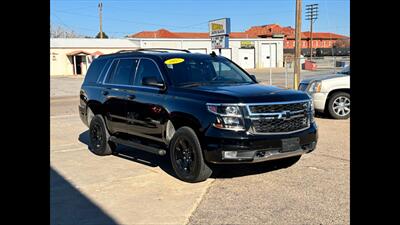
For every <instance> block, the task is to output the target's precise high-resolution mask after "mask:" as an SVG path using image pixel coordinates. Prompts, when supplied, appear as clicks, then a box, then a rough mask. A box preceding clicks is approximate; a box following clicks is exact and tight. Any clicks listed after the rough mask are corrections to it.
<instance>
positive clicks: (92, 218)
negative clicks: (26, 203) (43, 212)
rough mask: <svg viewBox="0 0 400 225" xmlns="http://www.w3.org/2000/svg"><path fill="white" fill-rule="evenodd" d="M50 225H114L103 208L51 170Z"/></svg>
mask: <svg viewBox="0 0 400 225" xmlns="http://www.w3.org/2000/svg"><path fill="white" fill-rule="evenodd" d="M50 224H52V225H56V224H57V225H63V224H65V225H71V224H80V225H89V224H91V225H94V224H96V225H113V224H118V223H116V222H115V221H114V220H113V219H112V218H111V217H110V216H108V215H107V213H105V212H104V211H103V210H102V209H101V208H99V207H98V206H97V205H96V204H94V203H93V202H92V201H90V200H89V199H88V198H87V197H86V196H85V195H83V194H82V193H81V192H80V191H79V190H77V189H76V188H75V187H73V186H72V185H71V184H70V183H69V182H68V181H66V180H65V179H64V178H63V177H62V176H61V175H60V174H59V173H57V171H55V170H54V169H53V168H50Z"/></svg>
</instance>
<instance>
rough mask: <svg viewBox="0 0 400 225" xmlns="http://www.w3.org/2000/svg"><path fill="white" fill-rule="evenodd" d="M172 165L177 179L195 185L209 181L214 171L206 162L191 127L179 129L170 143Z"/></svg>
mask: <svg viewBox="0 0 400 225" xmlns="http://www.w3.org/2000/svg"><path fill="white" fill-rule="evenodd" d="M169 152H170V157H171V164H172V167H173V169H174V171H175V174H176V175H177V177H178V178H179V179H181V180H183V181H186V182H190V183H195V182H200V181H204V180H207V178H209V177H210V176H211V174H212V170H211V169H210V168H209V167H208V166H207V164H206V163H205V162H204V158H203V154H202V152H201V146H200V142H199V139H198V138H197V135H196V133H195V132H194V131H193V129H191V128H190V127H181V128H179V129H178V130H177V131H176V132H175V134H174V136H173V138H172V140H171V143H170V146H169Z"/></svg>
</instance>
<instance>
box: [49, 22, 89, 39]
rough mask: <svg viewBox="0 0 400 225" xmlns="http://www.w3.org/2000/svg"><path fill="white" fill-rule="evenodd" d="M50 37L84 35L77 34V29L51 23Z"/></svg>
mask: <svg viewBox="0 0 400 225" xmlns="http://www.w3.org/2000/svg"><path fill="white" fill-rule="evenodd" d="M50 37H51V38H78V37H83V36H82V35H80V34H77V33H76V32H75V31H73V30H70V29H68V28H65V27H62V26H59V25H53V24H51V25H50Z"/></svg>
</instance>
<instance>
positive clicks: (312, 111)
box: [310, 99, 315, 123]
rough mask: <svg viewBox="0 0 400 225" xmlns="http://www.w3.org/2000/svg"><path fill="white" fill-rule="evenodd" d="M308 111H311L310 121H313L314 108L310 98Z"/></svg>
mask: <svg viewBox="0 0 400 225" xmlns="http://www.w3.org/2000/svg"><path fill="white" fill-rule="evenodd" d="M310 111H311V123H313V122H314V116H315V109H314V102H313V100H312V99H310Z"/></svg>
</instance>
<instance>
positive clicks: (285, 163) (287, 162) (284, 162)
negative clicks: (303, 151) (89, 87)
mask: <svg viewBox="0 0 400 225" xmlns="http://www.w3.org/2000/svg"><path fill="white" fill-rule="evenodd" d="M300 158H301V155H298V156H292V157H289V158H284V159H279V160H278V164H279V166H280V167H282V168H288V167H291V166H293V165H294V164H296V163H297V162H298V161H299V160H300Z"/></svg>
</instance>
